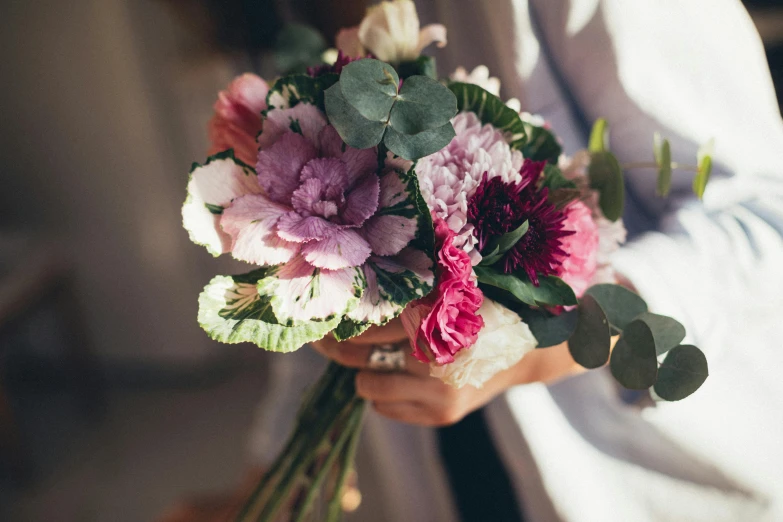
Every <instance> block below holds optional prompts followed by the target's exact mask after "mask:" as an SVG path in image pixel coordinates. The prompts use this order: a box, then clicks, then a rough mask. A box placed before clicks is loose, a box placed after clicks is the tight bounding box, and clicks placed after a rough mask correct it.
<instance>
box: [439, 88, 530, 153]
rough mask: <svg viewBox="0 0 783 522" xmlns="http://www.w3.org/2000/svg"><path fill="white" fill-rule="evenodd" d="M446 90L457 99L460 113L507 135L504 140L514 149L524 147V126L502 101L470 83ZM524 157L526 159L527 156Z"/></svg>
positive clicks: (514, 112)
mask: <svg viewBox="0 0 783 522" xmlns="http://www.w3.org/2000/svg"><path fill="white" fill-rule="evenodd" d="M448 88H449V89H451V92H453V93H454V95H455V96H456V97H457V108H458V109H459V110H460V112H472V113H474V114H475V115H476V116H478V119H479V120H481V122H482V123H488V124H490V125H492V126H493V127H495V128H497V129H498V130H500V131H501V132H504V133H507V134H506V139H507V141H508V142H509V143H510V144H512V146H514V148H521V147H522V146H524V145H525V142H526V134H525V125H524V123H523V122H522V119H521V118H520V117H519V114H518V113H517V112H516V111H515V110H513V109H511V108H509V107H508V106H507V105H506V104H505V103H503V100H501V99H500V98H498V97H497V96H495V95H494V94H492V93H490V92H488V91H487V90H485V89H482V88H481V87H479V86H478V85H474V84H472V83H461V82H452V83H450V84H449V85H448ZM523 154H524V152H523ZM525 157H528V156H527V154H525Z"/></svg>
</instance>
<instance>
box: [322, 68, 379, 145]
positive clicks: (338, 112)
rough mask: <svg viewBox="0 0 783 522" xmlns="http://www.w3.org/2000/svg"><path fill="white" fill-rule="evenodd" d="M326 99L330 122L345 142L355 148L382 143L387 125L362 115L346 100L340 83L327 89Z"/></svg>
mask: <svg viewBox="0 0 783 522" xmlns="http://www.w3.org/2000/svg"><path fill="white" fill-rule="evenodd" d="M324 101H325V106H326V114H327V116H328V117H329V123H331V124H332V126H334V128H335V130H336V131H337V133H338V134H339V135H340V137H341V138H342V139H343V141H344V142H345V143H347V144H348V145H350V146H351V147H353V148H355V149H368V148H370V147H374V146H375V145H378V143H380V141H381V139H382V138H383V133H384V131H385V130H386V125H385V124H384V123H382V122H379V121H370V120H368V119H367V118H365V117H364V116H362V115H361V114H360V113H359V111H358V110H356V109H355V108H354V107H353V106H352V105H351V104H349V103H348V102H347V101H346V100H345V97H344V96H343V93H342V91H341V89H340V83H336V84H334V85H332V86H331V87H329V88H328V89H327V90H326V92H325V93H324Z"/></svg>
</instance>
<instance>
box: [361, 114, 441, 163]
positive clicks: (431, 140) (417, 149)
mask: <svg viewBox="0 0 783 522" xmlns="http://www.w3.org/2000/svg"><path fill="white" fill-rule="evenodd" d="M455 135H456V134H455V132H454V127H453V126H452V125H451V122H448V123H446V124H445V125H443V126H442V127H437V128H435V129H430V130H427V131H424V132H420V133H418V134H414V135H412V136H410V135H406V134H400V133H399V132H397V131H396V130H394V129H393V128H391V127H388V128H387V130H386V135H385V136H384V137H383V143H384V145H386V147H388V149H389V150H390V151H392V152H393V153H395V154H396V155H398V156H400V157H402V158H405V159H407V160H411V161H415V160H417V159H419V158H423V157H424V156H429V155H430V154H434V153H436V152H438V151H439V150H440V149H442V148H443V147H445V146H446V145H448V144H449V142H451V140H452V139H453V138H454V136H455ZM349 145H350V144H349Z"/></svg>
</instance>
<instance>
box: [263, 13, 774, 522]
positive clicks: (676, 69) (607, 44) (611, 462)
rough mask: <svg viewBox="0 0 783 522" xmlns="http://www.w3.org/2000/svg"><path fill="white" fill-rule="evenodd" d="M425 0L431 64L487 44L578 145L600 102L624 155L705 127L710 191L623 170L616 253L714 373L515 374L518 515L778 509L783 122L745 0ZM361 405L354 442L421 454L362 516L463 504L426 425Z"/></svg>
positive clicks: (682, 150)
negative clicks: (366, 415) (544, 379)
mask: <svg viewBox="0 0 783 522" xmlns="http://www.w3.org/2000/svg"><path fill="white" fill-rule="evenodd" d="M419 10H420V14H421V19H422V22H423V23H431V22H439V23H443V24H445V25H446V26H447V27H448V29H449V46H448V47H447V48H446V49H444V50H443V51H440V52H438V54H437V56H438V61H439V69H440V71H441V72H448V71H451V70H454V68H455V67H456V66H458V65H462V66H465V67H466V68H468V69H471V68H473V67H475V66H476V65H479V64H481V63H485V64H486V65H488V66H489V68H490V72H491V73H492V74H493V75H495V76H498V77H499V78H500V79H501V82H502V92H501V94H502V95H503V96H504V97H517V98H519V99H520V100H521V102H522V107H523V109H525V110H527V111H529V112H534V113H536V112H537V113H541V114H543V115H544V116H545V117H546V119H547V120H549V121H550V122H551V123H552V125H553V127H554V129H555V130H556V132H557V133H558V134H559V135H560V136H561V137H562V138H563V140H564V145H565V148H566V150H567V151H568V152H573V151H574V150H576V149H578V148H581V147H583V146H584V144H585V139H586V137H585V130H586V127H585V122H584V121H583V119H584V120H586V121H592V120H594V119H596V118H597V117H600V116H603V117H606V118H607V119H608V120H609V121H610V123H611V126H612V127H611V128H612V137H613V139H612V148H613V150H614V151H615V152H616V154H617V155H618V157H619V158H620V160H621V162H629V161H639V160H642V161H644V160H648V159H651V156H652V135H653V132H655V131H660V132H661V133H662V134H663V135H665V136H667V137H668V138H669V139H670V141H671V142H672V152H673V155H674V156H675V158H685V159H686V160H687V159H689V158H695V154H696V150H697V147H698V144H700V143H703V142H704V141H706V140H707V139H708V138H710V137H715V139H716V150H715V155H714V165H715V170H714V172H713V179H712V181H711V183H710V186H709V187H708V189H707V193H706V195H705V199H704V203H703V204H702V203H697V202H695V201H693V199H692V197H691V195H690V180H691V176H690V175H681V174H678V175H676V176H675V179H674V189H673V197H672V198H671V199H670V200H667V201H663V200H660V199H657V198H656V197H655V195H654V193H655V173H654V172H651V171H634V172H630V173H629V182H628V192H629V198H628V199H627V207H628V208H627V211H626V221H627V222H628V223H629V226H630V228H631V229H632V231H635V232H641V231H645V230H646V232H644V233H642V234H637V237H636V238H635V239H633V240H632V241H631V242H630V244H629V245H628V246H626V247H625V248H624V249H622V250H621V251H620V252H619V253H618V254H617V255H616V257H615V263H616V265H617V267H618V269H619V270H620V271H621V272H622V273H624V274H625V275H626V276H628V277H629V278H630V279H631V280H632V281H633V283H634V284H635V285H636V287H637V288H638V289H639V290H640V292H641V293H642V295H643V296H644V297H645V298H646V299H647V301H648V302H649V304H650V305H651V307H652V309H653V310H654V311H659V312H661V313H667V314H671V315H673V316H675V317H677V318H679V319H681V320H682V321H683V322H684V323H685V325H686V327H687V328H688V331H689V339H688V340H689V341H690V342H693V343H694V344H697V345H698V346H700V347H701V348H702V349H704V350H705V352H706V354H707V357H708V360H709V365H710V377H709V379H708V380H707V382H706V383H705V385H704V386H703V387H702V389H700V390H699V391H697V392H696V393H695V394H694V395H693V396H691V397H689V398H688V399H686V400H684V401H681V402H677V403H664V404H659V405H658V406H657V407H656V408H648V409H645V410H642V411H641V412H640V411H639V410H638V409H636V408H634V407H631V406H627V405H625V404H624V403H623V402H622V401H620V400H619V398H618V393H617V388H616V387H615V386H614V385H613V384H612V382H611V378H610V377H609V376H608V375H607V374H606V372H604V371H593V372H590V373H587V374H584V375H582V376H579V377H576V378H572V379H569V380H567V381H564V382H561V383H558V384H555V385H552V386H549V387H546V386H543V385H528V386H519V387H517V388H515V389H512V390H510V391H509V392H508V393H507V394H506V395H505V396H504V397H501V398H499V399H498V400H496V401H495V402H493V403H492V404H491V405H490V407H489V409H488V414H489V418H490V425H491V427H492V429H493V435H494V437H495V438H496V442H497V444H498V447H499V449H500V451H501V453H502V454H503V456H504V459H505V462H506V464H507V466H508V467H509V471H510V473H511V475H512V478H513V480H514V483H515V485H516V486H517V490H518V492H519V496H520V498H521V499H522V502H523V504H524V506H525V509H526V511H527V515H528V518H529V519H530V520H532V521H535V522H541V521H544V522H548V521H556V520H565V521H579V522H583V521H592V520H596V521H599V520H600V521H602V522H612V521H629V520H633V521H635V522H638V521H655V522H658V521H684V520H688V521H705V522H707V521H709V522H714V521H750V520H753V521H765V520H770V521H772V520H783V510H781V503H782V502H783V450H782V449H781V441H783V435H782V434H781V431H783V378H781V375H780V372H781V368H783V350H781V348H782V346H781V344H783V343H782V342H781V338H783V321H781V320H780V318H779V316H780V311H781V310H783V239H781V234H783V166H781V160H783V124H782V123H781V118H780V113H779V111H778V108H777V104H776V102H775V96H774V91H773V88H772V84H771V81H770V78H769V72H768V69H767V65H766V62H765V60H764V54H763V49H762V47H761V43H760V40H759V38H758V35H757V34H756V32H755V30H754V28H753V26H752V24H751V21H750V19H749V17H748V16H747V14H746V12H745V11H744V9H743V8H742V6H741V4H740V2H739V1H738V0H531V1H530V3H529V4H528V2H527V1H525V0H492V1H491V2H490V1H485V2H478V1H476V0H451V1H449V0H437V1H434V2H419ZM534 28H535V30H534ZM561 87H564V89H563V88H561ZM653 229H657V231H650V230H653ZM280 393H284V391H281V392H280ZM278 396H280V395H278ZM284 406H285V407H289V408H290V407H292V406H291V405H290V404H286V405H284ZM368 424H369V425H370V427H371V429H369V430H368V437H365V441H364V444H365V449H364V450H363V455H366V454H367V453H370V454H375V455H376V456H377V454H378V453H379V452H383V453H388V454H389V455H400V456H401V457H400V458H403V457H402V456H403V455H404V456H405V457H404V458H405V459H406V462H419V463H421V466H414V465H412V464H411V466H410V467H407V465H406V466H398V467H397V468H396V469H397V470H398V471H399V473H400V474H402V475H403V476H404V479H405V480H404V482H405V484H406V489H405V491H410V490H411V488H413V489H415V490H416V491H417V492H418V493H417V497H416V498H417V499H419V502H416V509H414V510H406V513H405V514H404V517H403V515H399V516H397V515H394V516H392V515H389V517H388V518H383V515H382V513H383V511H373V507H372V506H373V505H378V504H379V503H382V501H381V500H378V501H376V502H374V503H370V504H369V505H367V506H363V507H362V509H361V510H360V511H359V512H358V513H357V515H358V516H357V518H356V519H357V520H390V521H397V520H405V521H406V522H414V521H419V520H420V521H422V522H423V521H432V520H449V521H451V520H455V519H454V518H453V514H452V513H447V512H444V511H442V509H441V508H439V507H438V506H442V505H444V504H443V503H444V502H448V494H447V491H446V490H444V488H443V486H444V483H443V477H442V475H438V474H437V473H433V472H431V470H432V469H433V459H435V460H436V459H437V450H436V448H435V447H434V446H433V445H432V440H433V439H432V437H431V435H423V434H426V433H428V430H425V429H419V428H412V427H405V428H399V427H394V428H392V426H393V423H389V422H387V421H384V420H381V419H379V418H377V416H372V418H371V419H370V421H369V423H368ZM379 426H385V429H379ZM386 430H388V431H386ZM382 434H383V435H385V436H383V437H381V436H380V435H382ZM428 440H429V445H428V444H427V441H428ZM412 441H413V442H415V443H412ZM376 443H380V444H376ZM386 460H387V461H388V460H390V459H389V458H388V457H387V458H386ZM363 462H364V463H365V464H364V465H365V466H367V465H366V460H362V459H360V462H359V470H360V474H361V473H362V471H361V470H362V465H363ZM370 467H372V466H371V465H370ZM425 470H430V472H425ZM374 475H375V476H374V477H373V478H375V479H378V480H380V481H379V482H372V483H370V481H368V482H363V483H362V487H363V488H364V489H365V491H367V492H368V497H370V498H381V497H383V493H385V494H386V495H387V496H388V497H391V498H396V502H398V503H405V502H407V500H406V498H407V496H406V494H405V491H401V490H399V489H396V488H397V487H398V486H396V485H399V484H400V479H399V477H397V479H394V480H392V479H391V478H389V477H388V476H387V477H386V478H385V479H383V478H382V477H380V476H379V474H377V473H376V474H374ZM477 480H480V478H477ZM384 488H386V489H384ZM421 498H431V499H432V503H431V504H430V505H427V504H426V503H424V504H422V503H421V502H420V500H421ZM393 502H394V501H392V500H387V501H386V503H387V504H388V503H393ZM362 513H363V514H362ZM373 513H381V515H379V516H381V518H378V517H376V516H372V514H373Z"/></svg>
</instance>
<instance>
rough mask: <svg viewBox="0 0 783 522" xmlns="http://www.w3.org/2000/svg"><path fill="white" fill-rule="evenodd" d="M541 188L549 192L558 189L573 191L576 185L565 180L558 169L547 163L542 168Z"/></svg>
mask: <svg viewBox="0 0 783 522" xmlns="http://www.w3.org/2000/svg"><path fill="white" fill-rule="evenodd" d="M541 188H548V189H549V190H550V191H554V190H560V189H575V188H577V187H576V183H574V182H573V181H571V180H570V179H568V178H566V177H565V176H564V175H563V171H562V170H560V167H558V166H557V165H553V164H551V163H547V164H546V166H545V167H544V175H543V177H542V178H541Z"/></svg>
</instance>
